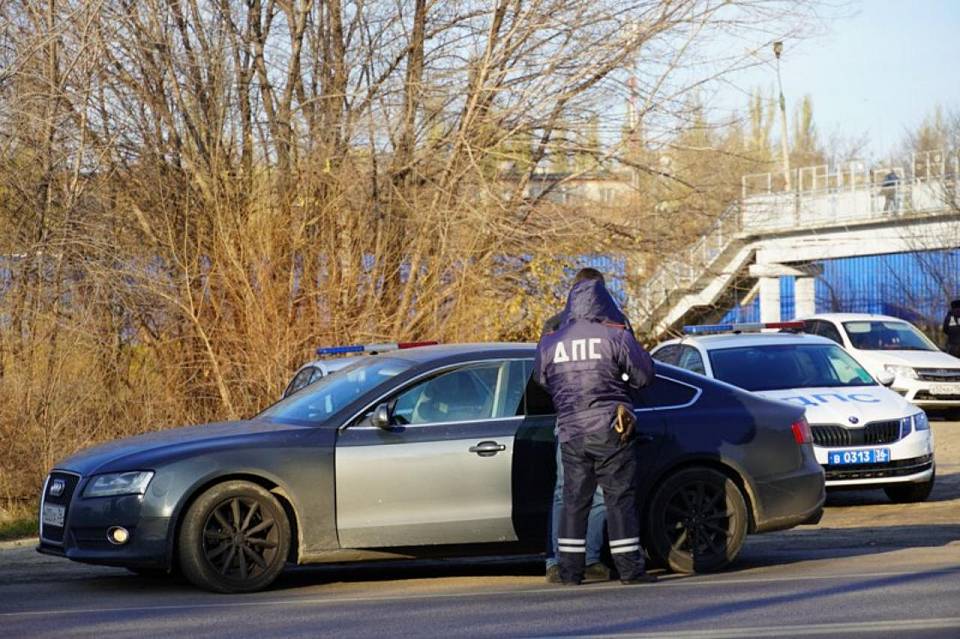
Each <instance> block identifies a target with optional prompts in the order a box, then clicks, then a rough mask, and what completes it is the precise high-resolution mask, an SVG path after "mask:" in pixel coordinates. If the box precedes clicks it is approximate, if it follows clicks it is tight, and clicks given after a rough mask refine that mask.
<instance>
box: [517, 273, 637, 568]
mask: <svg viewBox="0 0 960 639" xmlns="http://www.w3.org/2000/svg"><path fill="white" fill-rule="evenodd" d="M613 307H615V303H614V302H613V298H611V297H610V293H609V291H607V289H606V287H605V286H604V282H603V280H602V279H584V280H581V281H579V282H577V283H575V284H574V285H573V288H572V289H571V290H570V294H569V296H568V298H567V306H566V309H565V314H564V316H563V317H562V320H561V325H560V328H559V330H557V331H555V332H550V333H547V334H546V335H544V336H543V337H542V338H541V339H540V343H539V344H538V345H537V355H536V359H535V361H534V371H533V374H534V379H535V381H537V382H538V383H539V384H540V385H541V386H543V387H544V388H545V389H546V390H547V392H548V393H549V394H550V396H551V397H552V399H553V404H554V407H555V408H556V411H557V429H558V440H559V442H560V444H559V445H560V458H561V461H562V465H563V516H562V517H561V518H560V526H559V532H558V539H557V550H558V556H559V565H560V579H561V581H562V582H563V583H564V584H568V585H579V584H580V582H581V581H582V580H583V578H584V570H585V555H586V544H587V540H586V530H587V516H588V511H589V510H590V506H591V503H592V501H593V496H594V493H595V492H596V488H597V484H599V485H600V488H601V489H602V490H603V496H604V500H605V502H606V506H607V520H608V525H609V531H610V534H609V536H610V554H611V555H612V556H613V561H614V564H615V565H616V567H617V571H618V572H619V573H620V581H621V582H622V583H624V584H636V583H651V582H654V581H656V577H654V576H652V575H649V574H647V573H646V572H645V571H644V562H643V554H642V551H641V549H640V520H639V512H638V510H637V499H636V492H637V491H636V484H635V482H636V466H637V440H636V438H635V436H634V433H633V431H634V426H635V418H634V416H633V401H632V398H631V391H632V390H635V389H640V388H642V387H644V386H646V385H647V384H649V383H650V382H651V381H652V380H653V361H652V359H651V358H650V355H649V353H647V352H646V351H645V350H644V349H643V347H641V346H640V344H639V343H638V342H637V340H636V338H635V337H634V336H633V334H632V333H631V332H630V331H628V330H627V327H626V325H625V324H622V323H614V322H611V321H609V319H608V317H609V309H611V308H613Z"/></svg>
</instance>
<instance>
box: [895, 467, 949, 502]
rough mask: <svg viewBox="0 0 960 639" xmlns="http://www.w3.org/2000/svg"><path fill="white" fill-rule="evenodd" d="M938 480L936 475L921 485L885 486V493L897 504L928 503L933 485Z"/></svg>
mask: <svg viewBox="0 0 960 639" xmlns="http://www.w3.org/2000/svg"><path fill="white" fill-rule="evenodd" d="M935 480H936V473H934V474H933V475H931V476H930V479H929V480H928V481H925V482H920V483H910V484H894V485H892V486H885V487H884V488H883V492H885V493H887V497H889V498H890V501H892V502H894V503H896V504H909V503H912V502H918V501H926V500H927V497H929V496H930V491H932V490H933V483H934V481H935Z"/></svg>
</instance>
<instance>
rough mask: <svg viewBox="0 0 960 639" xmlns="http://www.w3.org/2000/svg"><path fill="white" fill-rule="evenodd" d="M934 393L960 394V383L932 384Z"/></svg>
mask: <svg viewBox="0 0 960 639" xmlns="http://www.w3.org/2000/svg"><path fill="white" fill-rule="evenodd" d="M930 392H931V393H933V394H934V395H960V384H930Z"/></svg>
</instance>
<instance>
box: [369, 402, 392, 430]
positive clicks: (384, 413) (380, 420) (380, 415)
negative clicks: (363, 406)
mask: <svg viewBox="0 0 960 639" xmlns="http://www.w3.org/2000/svg"><path fill="white" fill-rule="evenodd" d="M390 422H391V419H390V406H389V405H388V404H386V403H384V404H380V405H379V406H377V407H376V408H374V409H373V414H372V415H371V416H370V423H371V424H373V425H374V426H376V427H377V428H384V429H388V428H390Z"/></svg>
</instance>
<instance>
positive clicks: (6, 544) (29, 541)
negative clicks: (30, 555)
mask: <svg viewBox="0 0 960 639" xmlns="http://www.w3.org/2000/svg"><path fill="white" fill-rule="evenodd" d="M39 542H40V540H39V539H37V538H36V537H26V538H24V539H12V540H10V541H0V550H9V549H11V548H23V547H24V546H36V545H37V544H38V543H39Z"/></svg>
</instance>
